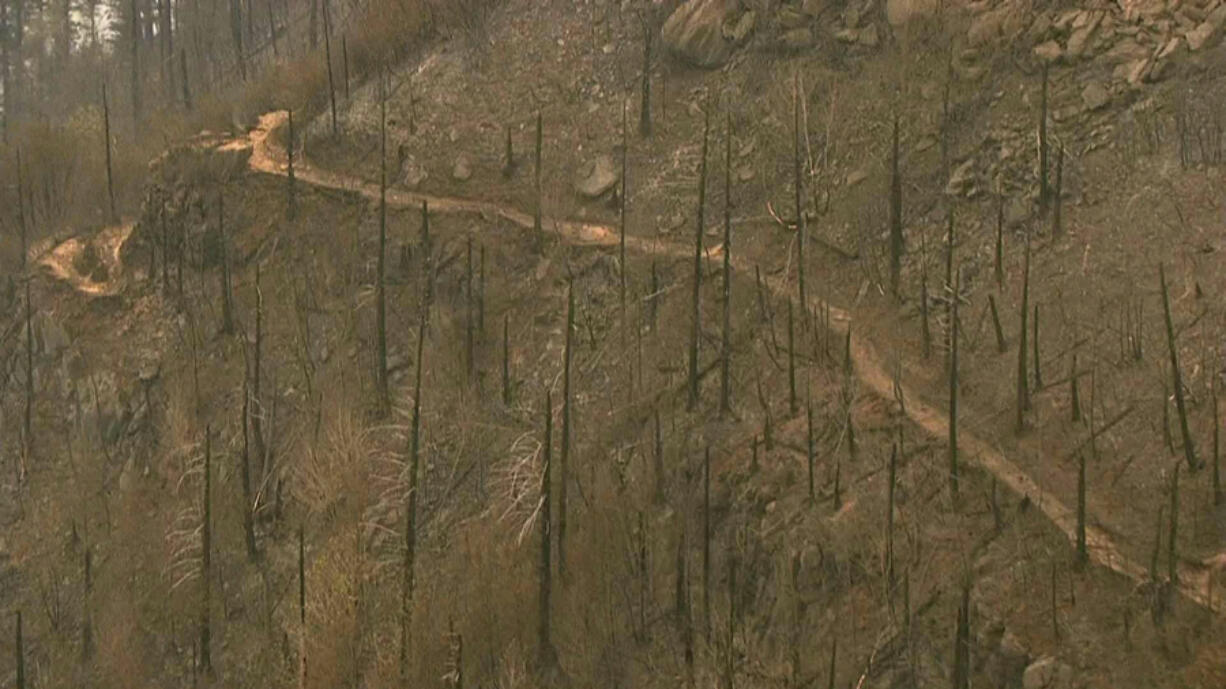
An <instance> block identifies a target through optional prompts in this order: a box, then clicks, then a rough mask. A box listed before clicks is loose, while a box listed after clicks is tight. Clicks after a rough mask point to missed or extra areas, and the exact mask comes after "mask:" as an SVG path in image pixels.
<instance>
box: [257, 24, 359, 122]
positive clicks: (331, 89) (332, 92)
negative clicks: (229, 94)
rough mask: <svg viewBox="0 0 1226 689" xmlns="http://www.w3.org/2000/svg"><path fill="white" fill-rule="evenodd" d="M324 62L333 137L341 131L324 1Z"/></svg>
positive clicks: (330, 37) (330, 29) (329, 31)
mask: <svg viewBox="0 0 1226 689" xmlns="http://www.w3.org/2000/svg"><path fill="white" fill-rule="evenodd" d="M236 1H237V0H236ZM323 5H324V61H325V62H326V63H327V66H328V102H329V104H330V105H331V108H332V136H334V137H335V136H337V135H338V134H339V133H340V130H339V128H338V126H337V123H336V84H335V82H334V77H333V76H332V21H331V19H330V18H329V12H328V2H327V0H324V3H323Z"/></svg>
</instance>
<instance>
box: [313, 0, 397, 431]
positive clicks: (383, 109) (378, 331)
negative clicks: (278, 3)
mask: <svg viewBox="0 0 1226 689" xmlns="http://www.w3.org/2000/svg"><path fill="white" fill-rule="evenodd" d="M324 16H327V13H326V11H325V15H324ZM378 79H379V255H378V256H377V257H376V259H375V281H376V284H375V346H376V347H377V348H378V349H377V352H376V356H377V357H378V360H377V365H378V369H377V370H376V371H375V383H376V384H377V387H378V395H379V411H380V413H387V411H388V410H389V409H390V408H391V402H392V400H391V395H390V393H389V391H388V380H387V284H386V283H387V280H386V262H387V258H386V255H387V75H386V73H380V74H379V75H378ZM333 105H334V107H333V110H332V116H333V120H332V122H333V127H335V124H336V119H335V117H336V109H335V101H334V104H333ZM333 133H334V134H335V132H333Z"/></svg>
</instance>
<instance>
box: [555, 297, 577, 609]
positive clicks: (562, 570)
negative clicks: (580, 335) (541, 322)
mask: <svg viewBox="0 0 1226 689" xmlns="http://www.w3.org/2000/svg"><path fill="white" fill-rule="evenodd" d="M574 329H575V283H574V280H573V278H572V279H571V281H570V283H569V284H568V285H567V287H566V344H565V348H564V351H563V355H562V356H563V361H562V454H561V463H560V464H559V465H558V474H559V476H558V479H559V482H558V483H559V486H558V579H560V580H561V581H562V585H563V586H565V585H566V511H567V505H566V498H567V492H568V486H567V484H568V483H569V482H570V446H571V442H572V441H571V437H570V429H571V412H572V409H571V402H572V399H573V395H572V394H571V386H570V369H571V358H572V356H573V355H572V347H573V340H574V335H573V333H574Z"/></svg>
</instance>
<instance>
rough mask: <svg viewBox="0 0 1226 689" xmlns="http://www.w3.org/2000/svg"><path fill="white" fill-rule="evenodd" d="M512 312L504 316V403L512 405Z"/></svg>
mask: <svg viewBox="0 0 1226 689" xmlns="http://www.w3.org/2000/svg"><path fill="white" fill-rule="evenodd" d="M510 324H511V314H509V313H508V314H504V315H503V317H502V403H503V404H504V405H506V406H508V407H509V406H511V338H510V335H509V334H508V330H509V328H510Z"/></svg>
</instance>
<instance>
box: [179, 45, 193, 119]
mask: <svg viewBox="0 0 1226 689" xmlns="http://www.w3.org/2000/svg"><path fill="white" fill-rule="evenodd" d="M179 79H180V81H181V82H182V86H183V107H184V108H185V109H186V110H187V111H188V112H191V111H192V89H191V85H190V83H189V82H188V80H187V49H186V48H179Z"/></svg>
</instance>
